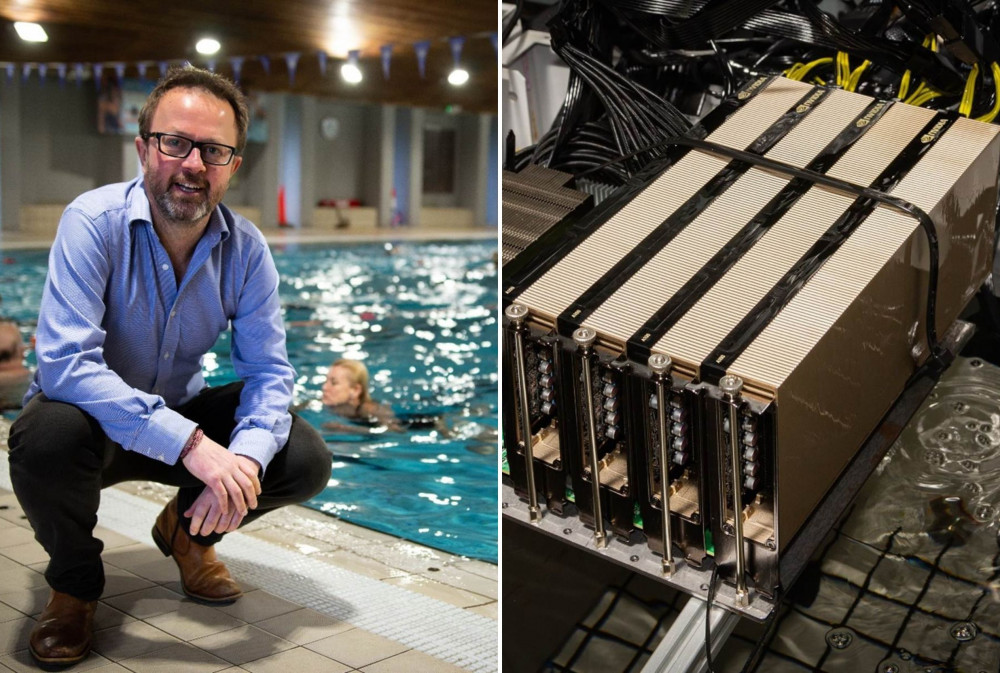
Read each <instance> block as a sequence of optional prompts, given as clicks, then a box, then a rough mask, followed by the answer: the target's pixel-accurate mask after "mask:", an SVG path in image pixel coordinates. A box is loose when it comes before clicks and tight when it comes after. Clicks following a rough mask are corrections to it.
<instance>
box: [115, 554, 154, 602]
mask: <svg viewBox="0 0 1000 673" xmlns="http://www.w3.org/2000/svg"><path fill="white" fill-rule="evenodd" d="M154 586H156V584H155V583H153V582H150V581H149V580H148V579H145V578H142V577H139V576H138V575H135V574H133V573H130V572H129V571H127V570H123V569H122V568H116V567H115V566H112V565H108V564H107V563H105V564H104V593H103V594H101V597H102V598H104V599H107V598H111V597H112V596H119V595H121V594H127V593H132V592H133V591H141V590H142V589H149V588H150V587H154Z"/></svg>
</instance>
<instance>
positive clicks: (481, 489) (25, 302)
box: [0, 241, 498, 563]
mask: <svg viewBox="0 0 1000 673" xmlns="http://www.w3.org/2000/svg"><path fill="white" fill-rule="evenodd" d="M272 250H273V252H274V258H275V263H276V264H277V266H278V271H279V272H280V274H281V279H282V283H281V297H282V304H283V306H284V311H285V321H286V327H287V331H288V352H289V359H290V360H291V362H292V364H293V365H294V366H295V369H296V371H297V379H296V382H295V405H296V408H297V409H298V412H299V413H300V415H302V416H303V417H304V418H305V419H306V420H308V421H309V422H311V423H313V424H314V425H315V426H316V427H320V426H321V425H322V423H324V422H326V421H335V420H337V419H336V417H334V416H332V415H331V414H330V412H328V411H326V410H325V409H324V408H323V406H322V404H321V403H320V388H321V386H322V384H323V381H324V380H325V378H326V373H327V369H328V367H329V365H330V364H331V363H332V362H333V361H334V360H335V359H337V358H341V357H344V358H354V359H360V360H363V361H364V362H365V364H366V365H367V367H368V370H369V372H370V374H371V390H372V395H373V397H374V398H375V399H377V400H379V401H381V402H382V403H384V404H387V405H389V406H391V407H392V408H393V410H394V411H395V413H396V414H397V415H398V416H399V417H400V418H402V419H411V420H414V421H415V422H414V424H413V426H414V428H415V429H411V430H407V431H404V432H399V433H391V432H384V433H380V434H371V435H370V434H362V433H361V432H358V433H344V432H337V433H333V432H329V431H326V432H325V433H324V434H325V436H326V438H327V442H328V445H329V447H330V451H331V455H332V461H333V476H332V478H331V482H330V486H329V487H328V488H327V489H326V490H325V491H324V492H323V493H322V494H320V496H319V497H317V498H316V499H315V500H312V501H310V502H309V503H307V504H308V506H310V507H312V508H314V509H317V510H320V511H323V512H326V513H328V514H331V515H333V516H336V517H340V518H342V519H345V520H347V521H350V522H352V523H356V524H360V525H362V526H366V527H369V528H374V529H376V530H380V531H383V532H386V533H390V534H393V535H397V536H400V537H402V538H405V539H408V540H412V541H415V542H419V543H421V544H424V545H427V546H430V547H434V548H437V549H441V550H444V551H447V552H451V553H454V554H461V555H464V556H469V557H472V558H478V559H482V560H486V561H490V562H493V563H496V561H497V487H496V484H497V480H498V474H497V455H496V448H497V383H498V376H497V344H496V338H497V323H496V314H497V313H496V306H497V270H496V266H495V264H494V263H493V257H494V255H495V254H496V251H497V245H496V243H495V242H494V241H485V242H445V243H442V242H425V243H400V244H388V243H364V244H338V245H336V246H331V245H298V246H285V247H282V246H280V245H275V246H272ZM46 255H47V253H45V252H41V251H24V252H22V251H17V252H9V253H5V257H4V259H3V264H2V265H0V296H2V303H0V313H2V314H3V315H5V316H7V317H10V318H13V319H15V320H17V321H18V322H19V323H21V325H22V330H23V332H24V336H25V339H26V340H27V339H29V338H30V336H31V334H32V332H33V324H34V322H35V320H36V318H37V315H38V305H39V302H40V299H41V292H42V283H43V281H44V277H45V270H46V263H47V259H46ZM28 361H29V365H30V366H34V354H33V353H29V356H28ZM204 365H205V372H206V380H207V381H208V383H209V384H210V385H219V384H221V383H225V382H228V381H231V380H234V379H235V375H234V374H233V371H232V366H231V364H230V361H229V337H228V334H226V335H223V336H222V337H221V338H220V339H219V342H218V343H217V344H216V345H215V347H214V348H213V350H212V352H211V353H209V354H208V356H206V358H205V363H204Z"/></svg>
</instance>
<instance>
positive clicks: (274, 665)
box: [243, 647, 423, 673]
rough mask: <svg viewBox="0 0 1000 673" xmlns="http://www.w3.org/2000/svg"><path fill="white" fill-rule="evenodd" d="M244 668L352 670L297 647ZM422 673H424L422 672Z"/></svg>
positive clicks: (262, 671)
mask: <svg viewBox="0 0 1000 673" xmlns="http://www.w3.org/2000/svg"><path fill="white" fill-rule="evenodd" d="M243 668H245V669H247V670H248V671H250V673H289V671H296V672H297V673H306V672H311V671H316V673H319V672H320V671H322V672H323V673H347V671H350V670H352V669H351V667H350V666H345V665H344V664H341V663H338V662H336V661H333V660H332V659H328V658H326V657H324V656H323V655H322V654H318V653H316V652H313V651H312V650H307V649H305V648H304V647H296V648H295V649H294V650H285V651H284V652H279V653H278V654H274V655H271V656H270V657H265V658H264V659H258V660H257V661H251V662H249V663H246V664H243ZM416 670H419V669H414V670H411V671H408V672H407V673H415V671H416ZM420 673H423V672H422V671H421V672H420Z"/></svg>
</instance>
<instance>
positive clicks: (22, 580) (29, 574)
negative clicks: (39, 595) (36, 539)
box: [0, 561, 45, 591]
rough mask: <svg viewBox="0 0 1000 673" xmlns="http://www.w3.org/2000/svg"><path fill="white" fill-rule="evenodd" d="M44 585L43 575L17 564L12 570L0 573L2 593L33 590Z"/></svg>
mask: <svg viewBox="0 0 1000 673" xmlns="http://www.w3.org/2000/svg"><path fill="white" fill-rule="evenodd" d="M11 563H14V561H11ZM44 585H45V576H44V575H42V574H41V573H40V572H37V571H35V570H32V569H31V568H27V567H25V566H23V565H19V564H17V565H16V567H15V568H13V569H10V570H3V571H0V590H2V591H13V590H15V589H33V588H35V587H40V586H44Z"/></svg>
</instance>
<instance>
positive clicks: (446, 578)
mask: <svg viewBox="0 0 1000 673" xmlns="http://www.w3.org/2000/svg"><path fill="white" fill-rule="evenodd" d="M419 574H420V575H422V576H423V577H426V578H427V579H429V580H432V581H434V582H439V583H441V584H447V585H448V586H451V587H457V588H459V589H463V590H465V591H471V592H472V593H474V594H479V595H480V596H485V597H486V598H492V599H493V600H497V581H496V580H491V579H488V578H485V577H482V576H480V575H476V574H474V573H470V572H468V571H466V570H465V569H463V568H458V567H456V566H446V567H444V568H440V569H438V570H436V571H431V570H425V571H424V572H422V573H419Z"/></svg>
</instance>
